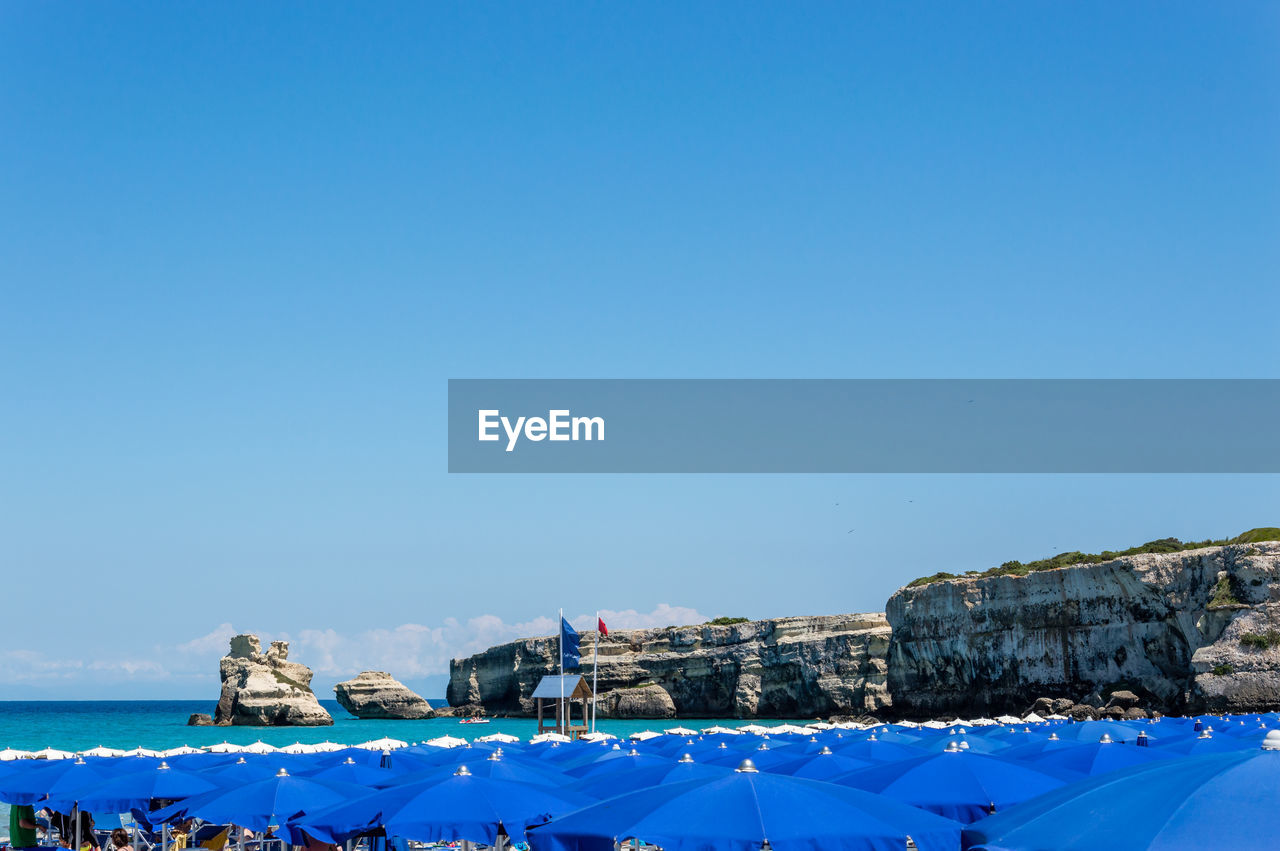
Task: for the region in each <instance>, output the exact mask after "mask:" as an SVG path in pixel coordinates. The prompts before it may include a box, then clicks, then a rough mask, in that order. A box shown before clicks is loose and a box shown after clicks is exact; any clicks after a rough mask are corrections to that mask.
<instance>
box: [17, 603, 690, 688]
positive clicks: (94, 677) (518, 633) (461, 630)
mask: <svg viewBox="0 0 1280 851" xmlns="http://www.w3.org/2000/svg"><path fill="white" fill-rule="evenodd" d="M600 617H602V618H604V621H605V623H607V624H608V626H609V628H610V629H645V628H654V627H663V626H669V625H684V624H697V623H703V622H705V621H707V620H709V618H708V617H707V615H705V614H703V613H701V612H699V611H698V610H697V609H693V608H689V607H687V606H672V605H670V604H667V603H663V604H661V605H659V606H657V607H656V608H654V609H653V611H650V612H640V611H636V610H635V609H625V610H621V611H615V610H602V611H601V612H600ZM569 621H570V623H572V624H573V625H574V627H575V628H577V629H579V630H589V629H594V628H595V615H594V614H592V613H579V614H574V615H571V616H569ZM245 629H249V630H250V631H252V627H250V626H249V625H242V628H240V629H237V628H236V627H235V626H233V625H232V624H230V623H222V624H219V625H218V626H216V627H214V628H213V629H212V630H211V631H209V632H207V633H205V634H204V635H200V636H197V637H195V638H192V639H189V640H187V641H183V642H181V643H179V644H176V645H166V646H158V647H156V648H154V651H153V658H147V659H141V658H138V657H137V654H133V655H131V656H129V657H124V658H111V657H96V658H83V659H55V658H50V657H49V656H47V655H45V654H44V653H42V652H40V651H35V650H6V651H0V682H3V683H8V684H10V685H11V686H16V687H18V690H17V691H16V692H15V691H14V690H13V689H5V691H6V693H11V692H12V693H21V691H20V689H21V688H22V687H27V688H31V689H35V688H46V687H57V688H60V689H61V690H63V691H65V690H68V689H72V690H74V689H78V688H80V687H81V686H82V685H83V686H85V687H90V686H92V687H94V690H95V691H100V689H101V687H102V685H103V684H112V685H115V684H128V683H167V684H168V685H166V686H165V688H166V690H168V689H172V688H173V687H175V686H182V687H183V688H185V689H191V688H193V687H197V686H198V687H199V688H200V689H202V690H205V689H207V688H208V687H209V684H210V683H211V684H212V686H213V687H214V688H216V684H217V660H218V659H219V658H221V657H222V655H223V654H224V653H226V652H227V648H228V646H229V644H230V641H231V637H232V636H233V635H236V634H237V633H239V632H242V631H245ZM556 629H557V622H556V619H555V618H554V617H539V618H533V619H532V620H527V621H517V622H514V623H508V622H506V621H504V620H503V619H502V618H500V617H498V616H497V615H491V614H484V615H477V616H475V617H472V618H467V619H466V620H459V619H457V618H445V619H444V620H443V621H442V622H440V623H439V624H438V625H434V626H430V625H425V624H416V623H407V624H401V625H399V626H395V627H386V628H379V629H370V630H363V631H359V632H351V633H347V632H340V631H339V630H337V629H334V628H332V627H329V628H324V629H304V630H302V631H301V632H298V633H297V634H296V635H290V634H289V633H264V632H258V636H259V637H260V638H261V639H262V642H263V645H264V646H265V645H266V644H267V643H268V642H269V641H271V640H273V639H283V640H287V641H289V642H290V647H289V657H290V659H292V660H294V661H297V662H301V663H302V664H304V665H307V666H308V667H310V668H311V669H312V670H313V671H315V673H316V676H317V682H322V681H323V682H331V681H334V680H337V679H346V678H347V677H350V676H352V675H354V674H358V673H359V672H360V671H367V670H381V671H389V672H391V673H392V675H394V676H396V677H397V678H400V679H405V680H421V679H423V678H426V677H433V676H439V675H443V674H447V673H448V671H449V660H450V659H454V658H458V657H462V656H469V655H471V654H473V653H479V652H480V651H482V650H485V649H487V648H489V647H492V646H494V645H495V644H504V643H506V642H508V641H515V640H516V639H519V638H528V637H533V636H540V635H554V634H555V632H556ZM184 684H185V685H184ZM325 690H327V687H325Z"/></svg>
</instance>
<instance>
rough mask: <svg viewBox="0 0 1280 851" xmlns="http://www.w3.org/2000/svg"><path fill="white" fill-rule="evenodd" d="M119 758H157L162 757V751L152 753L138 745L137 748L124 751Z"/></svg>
mask: <svg viewBox="0 0 1280 851" xmlns="http://www.w3.org/2000/svg"><path fill="white" fill-rule="evenodd" d="M121 756H150V757H159V756H164V751H153V750H152V749H151V748H144V747H142V746H141V745H139V746H138V747H136V748H133V749H132V750H127V751H125V752H124V753H123V754H121Z"/></svg>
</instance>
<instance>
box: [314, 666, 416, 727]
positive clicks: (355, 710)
mask: <svg viewBox="0 0 1280 851" xmlns="http://www.w3.org/2000/svg"><path fill="white" fill-rule="evenodd" d="M333 691H334V693H335V694H336V695H337V698H338V703H340V704H342V708H343V709H345V710H347V711H348V712H350V713H351V714H352V715H354V716H356V717H357V718H387V719H395V720H413V719H418V718H431V717H433V716H434V715H435V713H434V712H432V711H431V705H430V704H429V703H427V701H426V700H424V699H423V698H422V697H420V696H419V695H417V694H415V693H414V692H412V691H411V690H410V689H409V688H408V687H407V686H405V685H404V684H403V683H401V682H400V681H399V680H397V679H396V678H395V677H393V676H391V675H390V674H388V673H386V672H385V671H364V672H362V673H361V674H360V675H359V676H357V677H356V678H355V679H351V680H347V681H346V682H341V683H338V684H337V685H336V686H334V687H333Z"/></svg>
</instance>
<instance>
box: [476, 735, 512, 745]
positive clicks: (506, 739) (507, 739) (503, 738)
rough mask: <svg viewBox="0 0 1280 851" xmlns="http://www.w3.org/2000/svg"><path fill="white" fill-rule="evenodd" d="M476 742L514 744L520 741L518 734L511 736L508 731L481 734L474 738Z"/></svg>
mask: <svg viewBox="0 0 1280 851" xmlns="http://www.w3.org/2000/svg"><path fill="white" fill-rule="evenodd" d="M476 741H477V742H501V743H502V744H507V745H510V744H514V743H515V742H518V741H520V737H519V736H513V735H511V734H510V733H490V734H489V735H487V736H481V737H480V738H478V739H476Z"/></svg>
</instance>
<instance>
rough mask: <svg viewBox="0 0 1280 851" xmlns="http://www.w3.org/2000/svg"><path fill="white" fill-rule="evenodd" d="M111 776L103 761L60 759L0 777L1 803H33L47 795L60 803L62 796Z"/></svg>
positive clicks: (111, 773) (109, 769)
mask: <svg viewBox="0 0 1280 851" xmlns="http://www.w3.org/2000/svg"><path fill="white" fill-rule="evenodd" d="M112 776H113V772H112V771H111V768H110V767H109V766H108V765H107V764H106V763H105V762H102V761H99V762H86V761H85V760H83V759H74V760H72V759H60V760H56V761H54V762H47V763H45V764H44V765H38V766H33V767H32V768H30V769H27V770H20V771H14V772H11V773H9V774H6V775H4V776H3V777H0V801H4V802H5V803H6V804H35V803H37V802H39V801H41V800H42V799H44V798H45V797H46V796H48V797H51V798H57V799H58V800H59V801H60V802H61V800H62V798H63V797H64V793H73V792H78V791H80V790H82V789H84V788H86V787H88V786H89V785H91V784H94V783H102V782H104V781H106V780H109V779H110V778H111V777H112ZM69 808H70V805H68V809H69Z"/></svg>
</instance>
